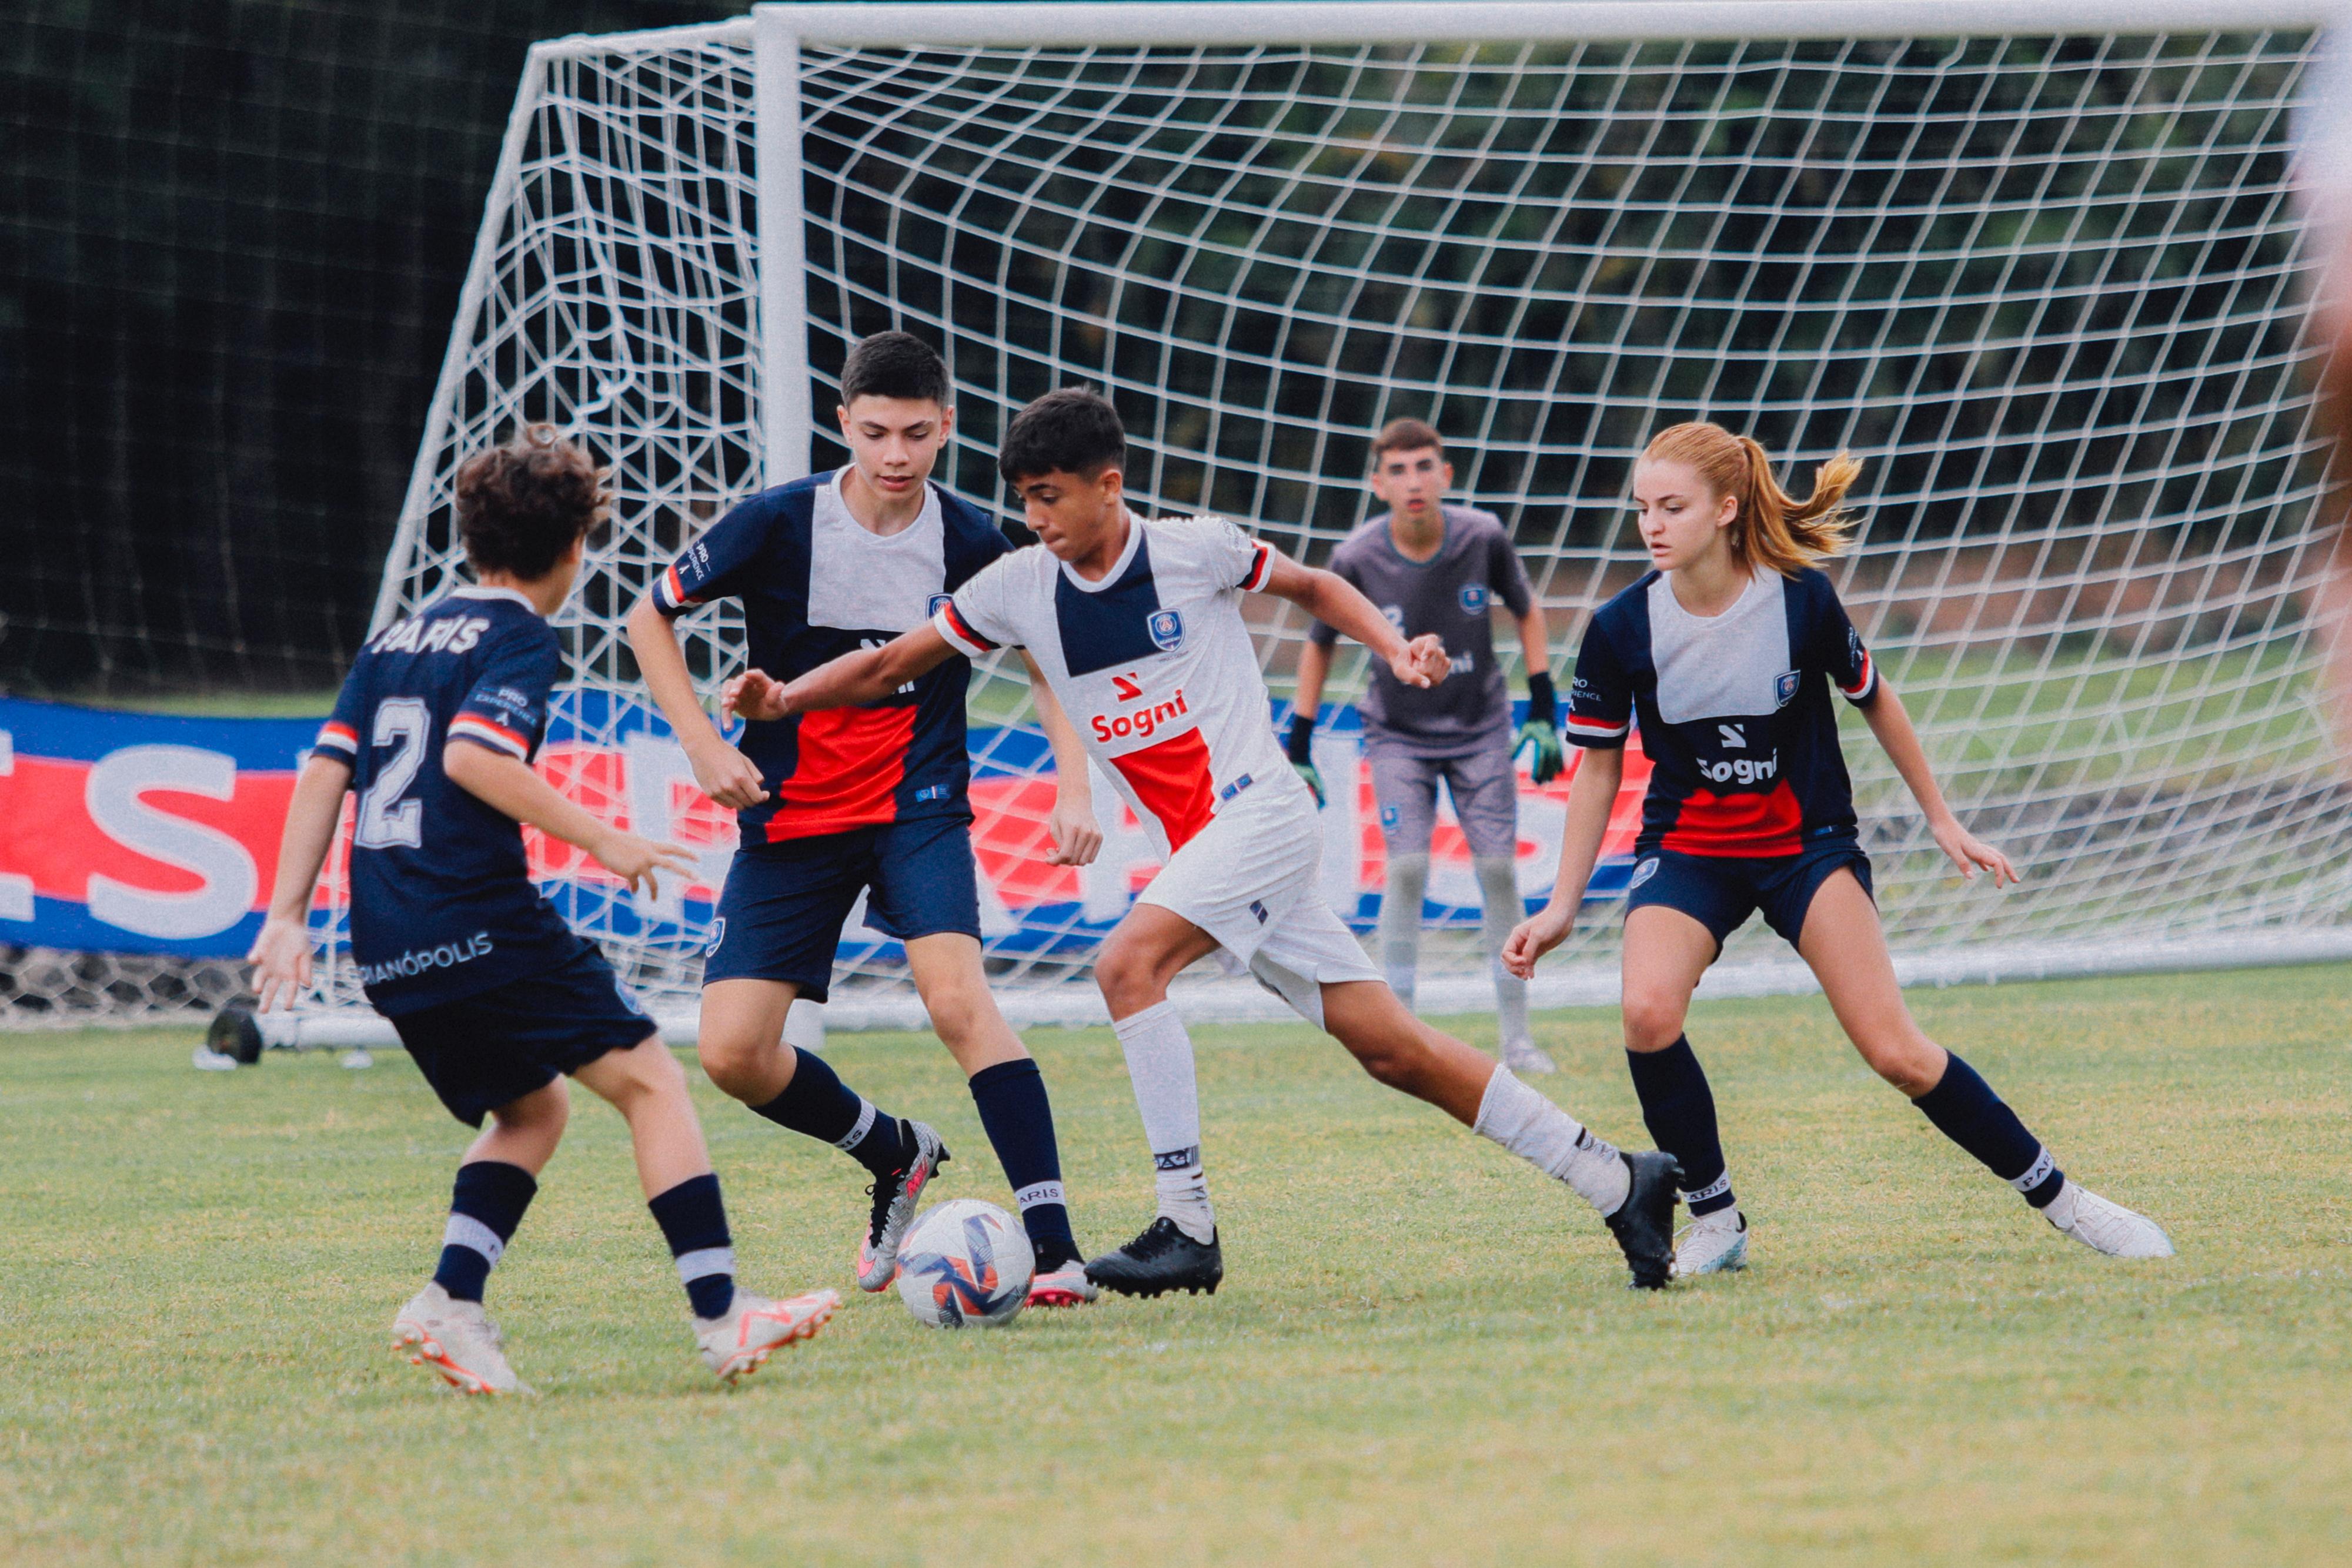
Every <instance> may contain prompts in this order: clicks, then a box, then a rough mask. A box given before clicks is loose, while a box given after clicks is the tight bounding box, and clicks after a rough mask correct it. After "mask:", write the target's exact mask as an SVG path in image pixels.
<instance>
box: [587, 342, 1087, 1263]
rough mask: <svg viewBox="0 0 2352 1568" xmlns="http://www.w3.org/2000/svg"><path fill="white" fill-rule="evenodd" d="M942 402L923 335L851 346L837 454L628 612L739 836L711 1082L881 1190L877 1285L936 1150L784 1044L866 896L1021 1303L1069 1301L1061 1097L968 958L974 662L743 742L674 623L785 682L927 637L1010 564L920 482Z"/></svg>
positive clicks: (999, 547) (652, 683) (708, 980)
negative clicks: (923, 1021)
mask: <svg viewBox="0 0 2352 1568" xmlns="http://www.w3.org/2000/svg"><path fill="white" fill-rule="evenodd" d="M948 390H949V389H948V374H947V366H946V365H945V364H944V363H943V362H942V361H940V357H939V355H938V354H937V353H936V352H934V351H933V350H931V348H930V347H929V345H928V344H926V343H924V342H923V341H922V340H919V339H917V338H914V337H911V336H909V335H908V334H907V333H904V332H885V333H881V334H879V335H877V336H876V337H872V338H868V339H866V340H864V341H862V342H860V343H858V344H857V345H856V347H855V348H853V349H852V350H850V353H849V357H848V359H847V360H846V361H845V363H844V364H843V366H842V373H841V408H840V415H839V416H840V420H841V433H842V438H843V440H844V441H845V442H846V443H847V444H848V446H849V449H850V451H851V454H852V455H853V457H854V459H855V460H854V461H853V462H852V463H851V464H850V465H849V466H847V467H845V468H843V469H840V470H839V471H837V472H835V473H832V474H820V475H815V476H812V477H809V478H806V479H800V480H795V481H794V482H793V483H792V484H789V485H782V486H777V487H775V488H773V489H770V490H763V491H761V493H760V494H759V495H757V496H754V497H751V499H750V500H748V501H746V502H744V503H743V504H742V505H740V506H739V507H736V508H735V509H734V510H732V511H730V512H729V513H728V514H727V515H726V516H725V517H721V518H720V519H719V521H718V522H717V523H715V524H713V525H712V526H711V528H709V531H707V532H706V533H704V534H703V535H702V537H701V538H698V539H696V540H695V541H694V542H693V543H692V544H691V545H689V546H688V548H687V549H686V550H685V551H684V552H683V553H682V554H680V555H679V556H678V558H677V561H676V562H675V563H674V564H673V565H672V566H671V567H670V569H669V570H668V571H667V572H666V573H665V574H664V575H663V576H662V578H661V579H660V580H658V581H657V582H656V584H655V586H654V589H653V591H652V592H650V593H648V594H647V595H646V597H645V599H644V600H642V601H640V602H639V603H638V605H637V607H636V608H635V611H633V612H631V614H630V617H629V642H630V644H631V646H632V647H634V648H635V650H636V654H637V662H638V665H639V667H640V668H641V669H642V670H643V671H644V673H645V678H646V687H647V689H649V690H650V691H651V692H652V694H653V696H654V700H655V701H656V703H658V704H659V705H660V706H661V710H662V714H663V716H665V717H667V719H668V720H669V723H670V727H671V728H672V729H673V730H674V731H676V732H677V737H678V743H679V744H680V745H681V746H682V747H685V749H686V754H687V756H688V758H689V759H690V760H691V761H692V763H693V765H694V776H695V779H696V780H697V781H698V783H699V784H700V785H701V786H702V789H703V790H704V792H705V793H707V794H708V795H709V797H710V798H711V799H712V800H716V801H718V802H719V804H720V805H722V806H731V807H733V808H734V809H735V810H736V819H737V821H738V823H739V825H740V829H741V834H742V837H741V842H740V847H739V848H738V849H737V851H736V853H735V859H734V862H733V863H732V865H731V866H730V869H729V871H728V873H727V886H726V888H725V890H724V891H723V892H722V893H721V894H720V895H719V919H718V925H717V927H716V929H715V931H714V934H713V936H712V938H711V944H710V947H709V952H708V955H707V956H706V957H705V960H704V966H703V981H702V1022H701V1031H700V1040H699V1045H700V1050H701V1054H702V1065H703V1070H704V1071H707V1072H708V1073H709V1075H710V1080H711V1082H714V1083H716V1084H718V1085H719V1088H721V1089H723V1090H725V1091H726V1092H728V1093H730V1094H731V1095H733V1096H734V1097H735V1098H736V1099H738V1100H740V1101H742V1102H743V1103H745V1104H746V1105H749V1106H751V1108H752V1109H753V1110H754V1111H756V1112H758V1113H760V1114H761V1115H762V1116H764V1117H766V1118H767V1119H769V1120H770V1121H772V1122H774V1123H776V1124H779V1125H781V1126H784V1127H789V1128H791V1129H793V1131H795V1132H799V1133H804V1134H808V1135H810V1136H812V1137H815V1138H820V1139H823V1140H824V1141H825V1142H827V1143H830V1144H834V1145H837V1146H839V1147H840V1148H842V1149H844V1150H845V1151H847V1152H848V1154H849V1155H851V1156H852V1157H853V1158H855V1159H856V1160H857V1161H858V1163H860V1164H861V1165H863V1166H866V1169H867V1170H868V1171H869V1172H871V1173H872V1174H873V1176H874V1186H873V1188H872V1192H873V1197H874V1206H873V1211H872V1214H871V1215H870V1217H869V1218H868V1220H867V1223H866V1228H865V1230H864V1232H863V1233H862V1234H861V1235H860V1237H859V1239H858V1247H857V1259H856V1267H857V1283H858V1285H859V1287H860V1288H861V1289H864V1290H867V1291H879V1290H881V1289H883V1288H884V1287H886V1286H887V1285H888V1284H889V1283H890V1281H891V1280H892V1279H893V1278H894V1277H895V1276H896V1274H897V1272H898V1241H899V1239H900V1237H901V1236H903V1235H904V1234H905V1232H906V1228H907V1224H908V1221H909V1220H910V1219H911V1218H913V1217H914V1212H915V1204H916V1199H917V1197H919V1195H920V1193H921V1192H922V1189H923V1186H924V1184H925V1183H927V1182H928V1181H929V1179H930V1176H931V1173H932V1172H933V1171H934V1170H935V1169H937V1168H938V1167H939V1166H940V1164H942V1163H944V1162H945V1161H946V1159H947V1157H948V1153H947V1149H946V1148H945V1146H944V1145H942V1144H941V1143H940V1137H939V1134H937V1133H935V1132H934V1131H932V1130H931V1128H930V1127H929V1126H928V1125H926V1124H923V1123H921V1122H913V1121H907V1120H904V1119H902V1118H900V1117H898V1116H894V1115H891V1114H888V1113H884V1112H878V1111H877V1110H876V1108H875V1107H874V1105H873V1104H872V1103H870V1102H868V1101H866V1100H865V1099H863V1098H862V1097H861V1096H859V1095H858V1094H856V1092H853V1091H852V1090H850V1089H849V1088H847V1087H846V1086H845V1085H844V1084H843V1082H841V1079H840V1078H839V1077H838V1076H837V1075H836V1074H835V1072H834V1071H833V1069H832V1067H831V1066H829V1065H828V1064H827V1063H826V1062H825V1061H824V1058H823V1057H820V1056H815V1055H813V1054H811V1053H810V1052H808V1051H801V1050H798V1049H797V1048H793V1047H788V1046H786V1045H785V1044H784V1043H783V1027H784V1015H785V1013H786V1011H787V1010H788V1009H790V1008H791V1006H792V1004H793V999H794V998H798V997H806V998H809V999H810V1000H812V1001H818V1002H822V1001H824V999H825V997H826V995H827V991H828V988H829V987H830V985H831V983H832V978H833V962H834V951H835V947H836V946H838V945H839V942H840V938H841V928H842V923H843V922H844V921H845V919H846V918H847V917H848V915H849V913H850V910H851V908H852V907H853V906H854V905H855V904H856V900H857V897H858V894H861V893H864V894H866V899H867V903H866V910H867V915H866V924H867V925H871V926H872V927H874V928H875V929H876V930H877V931H880V932H882V933H883V934H884V935H886V936H895V937H898V939H899V940H901V941H902V942H904V943H905V945H906V949H907V967H908V970H909V971H910V972H911V974H912V976H913V978H914V982H915V988H916V989H917V990H918V991H919V993H920V994H921V996H922V998H923V1007H924V1009H925V1010H926V1011H927V1012H928V1013H929V1015H930V1019H931V1027H932V1028H933V1029H934V1030H937V1031H938V1032H939V1036H940V1040H941V1042H942V1043H944V1044H945V1045H946V1046H947V1048H948V1051H949V1052H950V1054H951V1055H953V1056H954V1058H955V1059H956V1062H957V1064H958V1065H959V1066H961V1068H962V1069H963V1070H964V1072H965V1074H966V1075H967V1077H968V1078H969V1080H970V1084H971V1097H972V1100H973V1103H975V1104H976V1105H977V1106H978V1108H979V1111H980V1119H981V1124H982V1127H983V1128H985V1129H986V1131H987V1133H988V1136H989V1141H990V1142H991V1143H992V1145H995V1149H996V1154H997V1158H998V1159H999V1161H1000V1162H1002V1164H1003V1166H1004V1174H1005V1176H1006V1178H1007V1179H1008V1180H1009V1181H1010V1182H1011V1184H1012V1186H1013V1198H1014V1201H1015V1202H1016V1203H1017V1204H1018V1205H1019V1207H1020V1209H1021V1218H1022V1220H1023V1223H1024V1225H1025V1226H1026V1227H1027V1228H1028V1231H1029V1238H1030V1241H1031V1243H1032V1245H1033V1246H1034V1249H1035V1251H1036V1271H1035V1274H1034V1277H1033V1279H1032V1281H1031V1284H1030V1291H1029V1301H1030V1302H1031V1303H1032V1304H1033V1305H1039V1306H1071V1305H1076V1304H1077V1303H1079V1302H1081V1301H1092V1300H1094V1298H1095V1290H1094V1287H1093V1286H1092V1285H1090V1284H1089V1283H1087V1277H1086V1273H1085V1270H1084V1269H1083V1268H1082V1267H1081V1266H1080V1260H1079V1256H1078V1247H1077V1242H1076V1239H1075V1238H1074V1237H1073V1235H1072V1233H1071V1230H1070V1220H1069V1210H1068V1207H1067V1200H1066V1197H1065V1194H1064V1190H1063V1186H1062V1167H1061V1154H1060V1150H1059V1148H1058V1147H1057V1146H1056V1144H1055V1137H1054V1113H1053V1107H1052V1105H1051V1103H1050V1102H1049V1101H1048V1100H1047V1098H1046V1094H1045V1080H1044V1079H1043V1077H1041V1076H1040V1074H1039V1072H1038V1071H1037V1064H1036V1063H1035V1062H1034V1061H1032V1060H1031V1059H1030V1056H1029V1052H1028V1051H1027V1050H1026V1049H1025V1048H1024V1046H1023V1045H1022V1043H1021V1038H1020V1036H1018V1035H1016V1034H1015V1033H1013V1029H1012V1027H1011V1026H1010V1025H1009V1024H1007V1023H1006V1022H1005V1021H1004V1016H1003V1013H1001V1012H1000V1011H998V1010H997V1006H996V1000H995V998H994V997H992V995H991V994H990V993H989V989H988V980H987V976H986V973H985V971H984V970H983V969H982V964H981V951H980V894H979V884H978V882H977V879H976V872H975V868H974V865H973V862H972V852H971V801H970V800H969V799H968V797H967V789H968V788H969V785H970V783H971V765H970V762H969V760H968V759H967V758H966V756H965V749H964V687H965V685H966V683H967V681H968V679H969V676H970V673H971V665H970V664H967V663H966V662H965V661H964V660H962V659H961V658H959V659H957V660H955V661H953V662H952V664H948V665H943V666H941V667H940V668H939V669H936V670H932V671H929V672H928V673H926V674H923V675H922V676H921V677H920V678H919V679H917V680H913V681H910V682H908V683H907V684H906V685H902V686H901V687H899V688H898V690H897V691H895V692H893V693H891V694H890V695H887V696H885V697H884V698H883V699H882V700H880V701H878V702H876V703H872V704H870V705H867V706H859V707H854V708H845V709H842V710H840V711H837V712H833V713H824V714H814V715H810V716H805V717H803V716H793V717H791V718H787V719H782V720H778V721H775V722H769V721H766V720H761V719H754V720H752V721H751V723H749V724H747V725H746V726H745V727H744V729H743V735H742V740H741V746H740V749H738V747H733V746H730V745H729V744H728V743H727V742H726V741H725V740H724V739H723V738H721V737H720V736H719V732H718V731H717V730H716V729H715V728H713V727H712V726H711V722H710V719H709V716H708V715H706V714H705V713H704V712H703V710H702V706H701V703H700V701H699V699H698V697H697V695H696V693H695V689H694V682H693V679H692V677H691V675H690V674H688V670H687V666H686V659H685V656H684V654H683V653H682V652H681V651H680V649H679V647H678V643H677V633H676V632H675V631H674V630H673V629H672V627H671V624H670V622H671V621H672V619H673V618H675V617H677V616H681V615H686V614H688V613H691V612H693V611H694V610H695V609H697V608H698V607H699V606H701V605H705V604H709V603H711V602H713V601H718V600H720V599H736V600H740V601H741V602H742V605H743V621H744V627H745V631H746V633H747V638H748V641H749V643H750V647H749V650H748V663H749V664H750V666H751V668H752V669H754V670H758V671H764V672H768V673H771V674H776V675H778V676H780V677H782V678H784V679H790V678H791V677H793V676H794V675H798V674H802V673H803V672H804V671H808V670H812V669H814V668H816V667H817V666H818V665H820V664H824V662H825V661H827V660H829V659H831V658H833V657H835V655H836V654H839V653H846V652H849V651H851V650H853V649H856V648H859V647H864V646H874V647H878V646H880V645H881V644H882V643H887V642H888V641H889V640H890V639H891V638H893V637H895V636H897V635H898V633H900V632H904V631H906V630H908V628H909V627H913V626H919V625H922V624H924V623H925V622H927V621H928V620H929V618H930V615H931V613H932V611H933V610H934V609H935V608H936V606H937V604H938V602H939V601H942V600H944V599H945V597H946V596H947V595H948V594H949V593H950V592H952V591H954V590H955V589H957V588H959V587H961V585H962V584H963V582H964V581H965V580H967V579H969V578H971V576H972V575H973V574H974V573H975V572H977V571H979V570H980V569H981V568H982V567H984V566H986V565H987V564H988V563H989V562H990V561H992V560H994V559H996V558H997V557H998V556H1001V555H1003V553H1004V552H1005V551H1006V550H1007V549H1011V548H1012V547H1011V546H1009V545H1008V544H1007V543H1006V542H1005V539H1004V536H1003V533H1002V532H1001V531H999V529H998V528H997V526H996V524H995V523H994V522H993V521H992V519H991V518H990V517H988V516H987V515H986V514H985V513H983V512H982V511H981V510H980V508H978V507H974V506H972V505H971V503H970V502H968V501H965V500H963V499H962V498H961V497H957V496H954V495H951V494H950V493H949V492H948V491H947V490H946V489H945V488H943V487H942V486H938V485H934V484H932V483H930V471H931V465H932V464H933V463H934V462H935V461H936V460H937V459H938V456H939V454H940V450H941V449H942V448H943V447H945V445H946V444H947V441H948V437H949V434H950V432H951V431H952V430H953V429H954V423H955V413H954V410H953V409H952V408H951V407H950V405H949V402H948ZM1041 695H1042V694H1041ZM1037 710H1038V716H1039V718H1040V720H1041V722H1042V723H1043V724H1044V726H1045V733H1046V736H1047V737H1048V739H1049V740H1050V741H1051V742H1052V745H1053V748H1054V762H1055V770H1056V773H1057V775H1058V778H1057V787H1058V788H1057V793H1056V799H1055V812H1054V818H1053V821H1052V823H1051V828H1052V831H1053V836H1054V841H1055V854H1054V856H1053V857H1052V858H1053V860H1054V862H1055V863H1057V864H1070V865H1083V864H1085V863H1086V862H1087V861H1089V860H1091V859H1093V857H1094V853H1095V851H1096V849H1097V847H1098V846H1099V845H1100V843H1101V840H1102V834H1101V831H1100V830H1099V829H1097V827H1096V826H1095V821H1094V803H1093V800H1092V796H1091V790H1090V787H1089V782H1088V779H1087V768H1086V756H1085V753H1084V752H1083V751H1082V750H1081V749H1080V748H1079V746H1078V743H1077V738H1076V736H1074V735H1073V734H1072V733H1071V732H1070V728H1069V726H1068V724H1067V723H1066V721H1064V719H1063V717H1062V714H1061V710H1060V709H1059V708H1058V707H1056V706H1055V705H1054V703H1053V700H1052V698H1051V696H1050V695H1043V696H1042V700H1040V701H1039V702H1038V704H1037Z"/></svg>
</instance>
